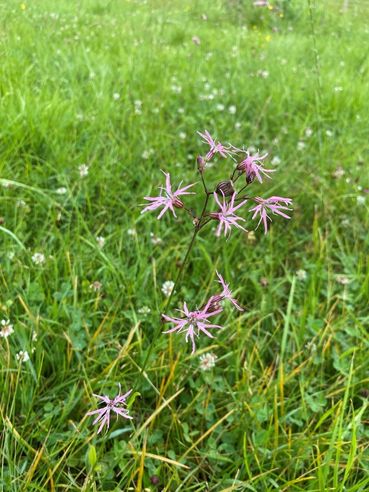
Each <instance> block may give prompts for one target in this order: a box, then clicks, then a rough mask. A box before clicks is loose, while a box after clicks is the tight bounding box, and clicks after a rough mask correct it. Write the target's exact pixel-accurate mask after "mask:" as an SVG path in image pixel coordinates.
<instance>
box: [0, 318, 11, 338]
mask: <svg viewBox="0 0 369 492" xmlns="http://www.w3.org/2000/svg"><path fill="white" fill-rule="evenodd" d="M12 333H14V330H13V325H11V324H10V321H9V320H5V319H2V320H1V330H0V337H1V338H8V337H9V336H10V335H11V334H12Z"/></svg>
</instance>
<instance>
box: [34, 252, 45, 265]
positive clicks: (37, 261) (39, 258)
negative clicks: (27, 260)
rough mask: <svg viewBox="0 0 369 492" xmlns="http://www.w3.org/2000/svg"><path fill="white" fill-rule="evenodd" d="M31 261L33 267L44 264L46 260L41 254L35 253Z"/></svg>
mask: <svg viewBox="0 0 369 492" xmlns="http://www.w3.org/2000/svg"><path fill="white" fill-rule="evenodd" d="M32 261H33V263H34V264H35V265H42V264H43V263H45V261H46V258H45V255H44V254H43V253H35V254H34V255H32Z"/></svg>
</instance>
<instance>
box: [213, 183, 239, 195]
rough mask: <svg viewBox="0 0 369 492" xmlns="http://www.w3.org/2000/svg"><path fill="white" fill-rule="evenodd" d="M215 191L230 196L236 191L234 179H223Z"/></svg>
mask: <svg viewBox="0 0 369 492" xmlns="http://www.w3.org/2000/svg"><path fill="white" fill-rule="evenodd" d="M215 191H216V192H217V193H218V194H221V193H223V195H224V196H230V195H233V193H234V191H235V190H234V186H233V181H231V180H227V181H221V182H220V183H219V184H218V186H217V187H216V189H215Z"/></svg>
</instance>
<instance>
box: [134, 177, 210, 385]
mask: <svg viewBox="0 0 369 492" xmlns="http://www.w3.org/2000/svg"><path fill="white" fill-rule="evenodd" d="M201 177H202V182H203V185H204V190H205V193H206V197H205V201H204V206H203V208H202V212H201V215H200V218H199V220H198V222H197V224H196V225H195V230H194V231H193V234H192V237H191V241H190V243H189V245H188V248H187V251H186V254H185V257H184V259H183V262H182V265H181V268H180V270H179V272H178V274H177V278H176V280H175V282H174V285H173V289H172V291H171V293H170V296H169V298H168V300H167V302H166V304H165V309H164V312H165V313H167V312H168V310H169V307H170V303H171V300H172V297H173V294H174V291H175V289H176V287H177V285H178V284H179V281H180V280H181V277H182V274H183V271H184V268H185V266H186V263H187V260H188V258H189V256H190V254H191V251H192V248H193V245H194V244H195V239H196V236H197V234H198V233H199V231H200V229H201V227H202V224H201V222H202V219H203V218H204V215H205V213H206V207H207V205H208V201H209V196H210V193H209V192H208V191H207V188H206V184H205V180H204V178H203V176H202V175H201ZM204 225H205V224H204ZM159 329H160V330H161V329H162V322H161V320H160V322H159ZM159 333H160V332H159V330H157V332H155V333H154V337H153V339H152V340H151V343H150V347H149V350H148V352H147V355H146V357H145V360H144V363H143V364H142V368H141V372H140V376H142V374H143V373H144V372H145V369H146V366H147V363H148V362H149V359H150V356H151V353H152V349H153V347H154V342H155V341H156V339H157V336H158V335H159ZM137 384H138V379H137V383H136V385H135V388H134V389H136V386H137Z"/></svg>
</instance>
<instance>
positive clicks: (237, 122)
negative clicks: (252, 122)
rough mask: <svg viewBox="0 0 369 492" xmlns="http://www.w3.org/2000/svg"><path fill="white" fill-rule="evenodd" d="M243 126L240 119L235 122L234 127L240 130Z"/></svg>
mask: <svg viewBox="0 0 369 492" xmlns="http://www.w3.org/2000/svg"><path fill="white" fill-rule="evenodd" d="M241 126H242V123H241V122H240V121H236V123H235V124H234V127H235V129H236V130H239V129H240V128H241Z"/></svg>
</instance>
